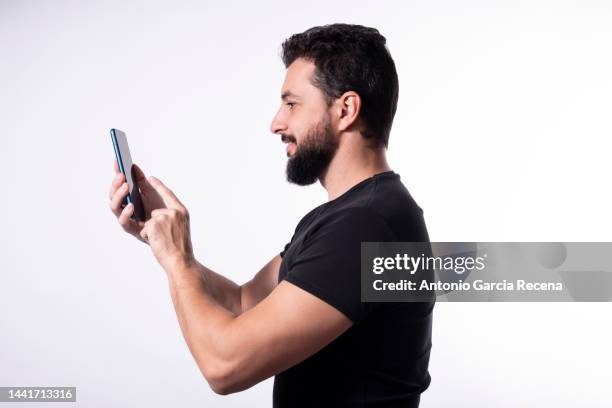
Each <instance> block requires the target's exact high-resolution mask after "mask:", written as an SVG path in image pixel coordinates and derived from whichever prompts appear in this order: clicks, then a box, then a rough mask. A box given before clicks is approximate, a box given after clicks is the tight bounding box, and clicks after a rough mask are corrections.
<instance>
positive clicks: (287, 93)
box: [281, 91, 299, 100]
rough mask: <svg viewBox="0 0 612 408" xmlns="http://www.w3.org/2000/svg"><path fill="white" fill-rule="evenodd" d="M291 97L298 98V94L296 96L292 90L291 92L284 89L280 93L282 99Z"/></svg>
mask: <svg viewBox="0 0 612 408" xmlns="http://www.w3.org/2000/svg"><path fill="white" fill-rule="evenodd" d="M291 97H293V98H299V96H298V95H296V94H294V93H293V92H291V91H285V92H283V93H282V94H281V99H282V100H285V99H287V98H291Z"/></svg>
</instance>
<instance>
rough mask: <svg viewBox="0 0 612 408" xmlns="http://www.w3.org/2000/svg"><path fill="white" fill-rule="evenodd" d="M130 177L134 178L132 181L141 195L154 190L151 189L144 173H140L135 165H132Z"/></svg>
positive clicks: (139, 169) (140, 170)
mask: <svg viewBox="0 0 612 408" xmlns="http://www.w3.org/2000/svg"><path fill="white" fill-rule="evenodd" d="M132 176H133V178H134V181H135V182H136V185H137V186H138V188H139V189H140V191H141V192H142V193H144V194H147V193H148V192H150V191H153V190H154V188H153V187H151V184H150V183H149V181H148V180H147V177H146V176H145V174H144V171H142V169H141V168H140V167H138V166H137V165H136V164H133V165H132Z"/></svg>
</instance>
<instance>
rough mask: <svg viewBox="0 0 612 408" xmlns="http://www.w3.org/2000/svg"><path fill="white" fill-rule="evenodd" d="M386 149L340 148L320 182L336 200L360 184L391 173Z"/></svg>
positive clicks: (361, 146) (330, 197)
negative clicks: (373, 177) (378, 175)
mask: <svg viewBox="0 0 612 408" xmlns="http://www.w3.org/2000/svg"><path fill="white" fill-rule="evenodd" d="M389 170H391V168H390V167H389V164H388V163H387V157H386V155H385V148H383V147H381V148H377V149H371V148H368V147H366V146H363V145H359V146H346V147H342V146H340V147H339V148H338V151H337V152H336V154H335V156H334V158H333V159H332V161H331V162H330V164H329V167H328V168H327V170H326V171H325V172H324V173H323V174H322V175H321V177H320V178H319V181H320V182H321V185H322V186H323V188H325V190H327V195H328V200H329V201H331V200H334V199H336V198H338V197H339V196H341V195H342V194H344V193H345V192H347V191H348V190H350V188H351V187H353V186H354V185H356V184H358V183H359V182H361V181H363V180H365V179H368V178H370V177H372V176H374V175H376V174H379V173H383V172H385V171H389Z"/></svg>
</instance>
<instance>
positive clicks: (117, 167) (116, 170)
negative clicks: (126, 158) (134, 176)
mask: <svg viewBox="0 0 612 408" xmlns="http://www.w3.org/2000/svg"><path fill="white" fill-rule="evenodd" d="M113 167H114V168H115V174H117V173H119V163H117V159H115V160H114V161H113Z"/></svg>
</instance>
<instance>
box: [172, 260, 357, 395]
mask: <svg viewBox="0 0 612 408" xmlns="http://www.w3.org/2000/svg"><path fill="white" fill-rule="evenodd" d="M167 273H168V280H169V285H170V293H171V296H172V300H173V303H174V307H175V310H176V315H177V317H178V320H179V324H180V326H181V330H182V332H183V336H184V338H185V341H186V343H187V345H188V347H189V350H190V351H191V354H192V355H193V357H194V359H195V361H196V363H197V365H198V367H199V368H200V371H201V372H202V374H203V375H204V377H205V378H206V380H207V381H208V383H209V384H210V386H211V388H212V389H213V390H214V391H215V392H216V393H218V394H229V393H233V392H238V391H242V390H244V389H246V388H249V387H251V386H253V385H255V384H257V383H258V382H260V381H262V380H264V379H266V378H268V377H270V376H273V375H275V374H277V373H279V372H282V371H284V370H286V369H287V368H289V367H291V366H293V365H295V364H297V363H299V362H300V361H302V360H304V359H306V358H308V357H309V356H311V355H312V354H314V353H316V352H317V351H319V350H320V349H321V348H323V347H324V346H325V345H327V344H329V343H330V342H331V341H333V340H334V339H335V338H336V337H338V336H339V335H340V334H342V333H343V332H344V331H346V330H347V329H348V328H349V327H350V326H351V325H352V322H351V321H350V320H349V319H348V318H347V317H346V316H345V315H343V314H342V313H341V312H339V311H338V310H336V309H335V308H334V307H332V306H330V305H329V304H327V303H325V302H324V301H322V300H320V299H319V298H317V297H315V296H313V295H311V294H310V293H308V292H306V291H304V290H302V289H300V288H299V287H297V286H294V285H293V284H291V283H288V282H281V283H280V284H279V285H278V286H277V287H276V288H275V289H274V290H273V291H272V293H271V294H270V295H269V296H267V297H266V298H265V299H263V300H262V301H261V302H259V303H258V304H257V305H256V306H254V307H253V308H251V309H249V310H247V311H246V312H245V313H243V314H242V315H240V316H238V317H236V316H234V315H233V314H231V313H230V312H229V311H227V310H226V309H224V308H223V307H221V306H220V305H219V304H218V303H216V302H215V300H214V299H213V298H212V296H211V295H210V294H209V292H208V290H207V289H206V283H205V282H204V281H203V280H202V279H201V277H200V275H199V274H198V271H197V266H190V265H189V264H177V266H175V267H173V268H170V269H168V270H167Z"/></svg>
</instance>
